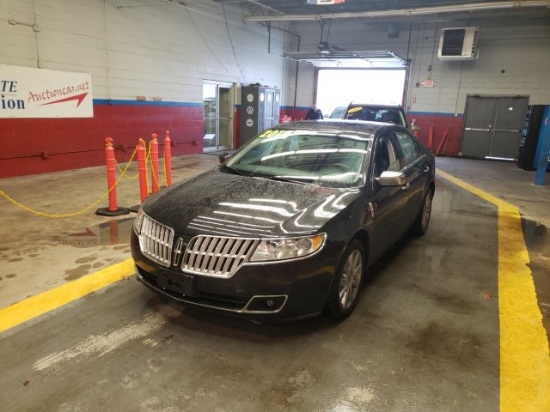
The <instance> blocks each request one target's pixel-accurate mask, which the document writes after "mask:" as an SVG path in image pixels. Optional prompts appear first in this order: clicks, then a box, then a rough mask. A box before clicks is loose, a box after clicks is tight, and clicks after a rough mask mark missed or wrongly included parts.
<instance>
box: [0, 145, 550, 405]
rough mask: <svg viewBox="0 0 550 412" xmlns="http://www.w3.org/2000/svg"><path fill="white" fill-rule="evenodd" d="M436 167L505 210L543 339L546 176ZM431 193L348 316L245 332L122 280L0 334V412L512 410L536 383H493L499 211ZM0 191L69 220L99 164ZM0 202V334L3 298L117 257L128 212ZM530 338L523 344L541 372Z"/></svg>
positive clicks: (458, 162)
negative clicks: (429, 210) (518, 237)
mask: <svg viewBox="0 0 550 412" xmlns="http://www.w3.org/2000/svg"><path fill="white" fill-rule="evenodd" d="M215 164H217V157H216V156H212V155H193V156H184V157H180V158H176V159H174V180H181V179H187V178H189V177H191V176H192V175H194V174H196V173H198V172H200V171H202V170H205V169H208V168H210V167H212V166H214V165H215ZM437 165H438V168H439V170H443V171H446V172H448V173H450V174H452V175H453V176H456V177H458V178H460V179H462V180H464V181H466V182H469V183H471V184H473V185H475V186H477V187H478V188H480V189H482V190H484V191H486V192H488V193H490V194H492V195H494V196H496V197H498V198H500V199H503V200H506V201H507V202H509V203H511V204H513V205H515V206H517V208H518V209H519V210H520V212H521V214H522V216H523V217H524V218H525V219H524V221H523V235H524V239H525V245H526V247H527V250H528V253H529V264H530V270H531V273H532V276H533V280H534V286H535V291H536V294H537V295H536V299H537V301H536V302H535V306H536V308H537V310H538V311H540V312H538V315H539V319H535V320H534V323H535V324H536V323H537V322H538V323H539V324H540V322H541V321H540V316H542V322H543V324H544V326H545V328H546V331H550V316H549V315H550V264H549V259H550V245H549V242H548V239H547V235H546V233H547V229H546V228H547V227H549V225H550V213H549V212H548V210H550V209H549V207H550V182H547V184H546V185H545V186H535V185H534V184H533V182H534V178H535V174H534V172H526V171H523V170H521V169H518V168H517V167H516V166H515V165H514V164H511V163H501V162H482V161H474V160H466V159H454V158H438V159H437ZM128 173H129V174H133V173H135V171H132V170H130V171H129V172H128ZM548 177H549V178H550V176H548ZM436 184H437V189H436V196H435V198H434V205H433V209H434V210H433V215H432V221H431V224H430V228H429V230H428V233H427V234H426V236H424V237H423V238H420V239H418V238H404V239H403V240H402V241H401V242H400V243H399V244H398V245H396V247H394V248H393V249H392V250H391V251H390V252H389V253H388V254H387V255H386V256H385V257H384V258H383V259H382V261H381V262H380V263H379V264H378V265H376V267H375V268H374V269H373V270H372V272H371V277H370V278H369V281H368V282H367V283H366V285H365V287H364V288H363V290H362V292H361V300H360V302H359V305H358V307H357V309H356V311H355V312H354V314H353V315H352V316H351V317H350V318H349V319H347V320H346V321H345V322H342V323H336V322H334V321H332V320H330V319H328V318H326V317H319V318H316V319H312V320H308V321H304V322H299V323H293V324H279V325H256V324H252V323H250V322H246V321H242V320H237V319H233V318H226V317H220V316H215V315H212V314H210V313H205V312H201V311H197V310H193V309H189V308H185V307H181V306H178V305H173V304H167V303H166V302H163V301H162V300H160V299H159V298H157V297H156V296H155V295H154V294H152V293H151V292H150V291H148V290H147V289H145V288H144V287H143V286H142V285H140V284H138V283H137V282H136V281H135V278H134V276H130V277H129V278H128V279H127V280H122V281H119V282H116V283H113V284H112V285H110V286H108V287H106V288H103V289H100V290H99V291H98V292H95V293H92V294H88V295H86V296H85V297H83V298H80V299H77V300H74V301H71V302H70V303H68V304H66V305H63V306H60V307H59V308H57V309H55V310H52V311H48V312H46V313H45V314H44V315H42V316H39V317H36V318H34V319H32V320H29V321H27V322H23V323H21V324H18V325H16V326H14V327H11V328H9V329H7V330H5V331H4V332H3V333H1V334H0V371H1V372H0V388H2V389H1V390H0V405H1V406H0V410H2V411H3V410H6V411H105V410H116V411H219V412H222V411H258V410H265V411H337V412H350V411H407V412H409V411H422V412H430V411H438V412H441V411H457V412H458V411H460V412H462V411H484V412H485V411H503V412H508V411H513V410H514V409H513V408H511V407H510V406H509V405H511V404H512V405H513V401H512V403H509V402H508V401H507V399H511V397H517V398H519V399H520V400H521V398H522V396H524V395H523V392H526V393H528V394H532V393H533V391H531V392H530V391H529V390H522V391H521V392H522V393H511V392H510V391H511V390H510V385H508V384H507V383H506V382H507V380H508V378H509V377H508V376H507V375H506V373H507V372H506V371H507V370H508V369H506V368H505V367H504V365H503V362H505V361H506V358H505V357H503V356H502V354H503V353H504V352H505V350H504V349H503V340H502V339H503V337H502V336H501V334H502V332H501V330H499V324H500V323H501V322H502V316H503V314H502V313H500V312H502V308H500V309H499V303H500V302H499V273H501V272H499V271H502V269H499V247H498V239H499V238H498V233H497V232H498V229H499V226H498V219H497V215H498V208H497V206H496V205H495V204H493V203H491V202H488V201H486V200H484V199H482V198H480V197H478V196H476V195H474V194H472V193H471V192H469V191H467V190H464V189H462V188H460V187H458V186H457V185H456V184H454V183H452V182H450V181H449V180H447V179H446V178H442V177H441V176H438V177H437V182H436ZM0 190H1V191H3V192H4V193H5V194H7V195H9V196H11V197H12V198H13V199H15V200H17V201H18V202H20V203H21V204H22V205H24V206H26V207H28V208H32V209H36V211H40V212H41V213H43V214H66V213H69V212H74V211H79V210H82V209H83V208H86V207H87V206H89V205H91V204H93V203H94V202H96V201H97V200H98V199H99V198H100V197H101V196H102V194H103V193H104V192H105V191H106V181H105V170H104V168H89V169H82V170H76V171H70V172H62V173H52V174H47V175H39V176H27V177H18V178H12V179H2V180H0ZM117 195H118V204H119V206H121V207H122V206H124V207H129V206H133V205H136V204H138V203H139V189H138V183H137V181H136V180H132V179H127V180H124V181H122V182H121V184H120V185H119V188H118V191H117ZM0 202H1V204H2V212H3V213H2V214H1V215H0V308H5V309H0V326H1V325H2V322H7V320H6V318H5V317H4V318H3V317H2V316H5V314H9V313H10V312H9V310H10V308H13V307H14V306H17V305H16V304H17V302H19V303H24V302H26V301H28V300H29V299H27V298H29V297H31V296H41V294H42V293H43V292H46V291H49V290H52V289H54V290H55V288H56V287H59V286H61V285H66V284H68V285H70V284H71V283H70V282H72V281H76V280H79V279H86V277H87V275H90V274H92V273H95V272H98V271H101V270H107V269H108V268H109V267H112V265H114V264H117V263H118V262H122V261H125V260H127V259H128V258H129V244H128V241H129V234H130V231H131V223H132V216H133V215H124V216H120V217H117V218H108V217H102V216H97V215H96V214H95V213H94V212H95V210H96V209H97V208H98V207H105V206H106V205H107V201H106V199H103V200H102V201H100V202H98V203H97V204H95V205H94V206H93V207H90V208H88V209H87V212H86V213H84V214H81V215H78V216H75V217H67V218H53V217H48V216H44V215H37V214H34V213H31V212H30V211H28V210H26V209H23V208H22V207H20V206H16V205H14V204H12V203H9V202H7V201H6V200H5V199H0ZM499 313H500V314H499ZM541 314H542V315H541ZM539 326H540V325H539ZM4 329H6V328H4ZM0 330H1V329H0ZM544 338H545V342H544V343H545V345H542V347H540V346H539V347H536V348H535V350H536V351H538V352H540V355H541V359H543V361H542V363H543V364H544V363H545V362H546V361H547V360H548V337H547V335H546V336H544ZM504 344H507V343H506V342H505V343H504ZM515 348H517V346H516V347H515ZM529 350H530V351H531V352H532V351H533V348H530V349H529ZM538 363H541V362H538ZM525 365H526V367H527V364H525ZM503 371H504V372H503ZM543 372H548V369H547V368H543ZM519 375H521V372H519ZM527 375H528V376H527V379H531V378H532V377H533V375H535V378H536V381H535V382H536V384H535V385H534V386H535V387H537V385H539V386H540V388H539V389H536V388H535V392H534V393H535V395H536V396H535V398H534V399H535V400H534V401H533V400H532V399H531V400H529V399H527V400H526V401H525V402H527V403H524V404H523V405H530V409H524V410H533V411H538V410H540V411H547V410H549V408H550V389H549V388H550V385H548V384H549V382H550V374H548V375H542V376H540V375H536V374H535V372H534V371H533V370H529V371H528V373H527ZM512 378H514V379H515V378H516V376H513V377H512ZM526 382H530V383H529V385H525V387H533V384H532V383H533V382H531V381H529V380H527V381H526ZM512 386H513V385H512ZM530 398H533V396H530ZM529 402H531V404H529ZM533 402H534V404H532V403H533ZM515 410H520V409H517V408H516V409H515Z"/></svg>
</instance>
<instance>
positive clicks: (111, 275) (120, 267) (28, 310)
mask: <svg viewBox="0 0 550 412" xmlns="http://www.w3.org/2000/svg"><path fill="white" fill-rule="evenodd" d="M133 273H134V263H133V261H132V259H127V260H125V261H123V262H121V263H117V264H116V265H112V266H109V267H108V268H105V269H103V270H100V271H99V272H95V273H92V274H90V275H87V276H84V277H82V278H80V279H78V280H75V281H73V282H70V283H66V284H64V285H62V286H59V287H57V288H55V289H51V290H49V291H47V292H44V293H41V294H40V295H36V296H32V297H30V298H28V299H25V300H22V301H21V302H17V303H15V304H13V305H11V306H7V307H5V308H3V309H0V333H2V332H4V331H5V330H8V329H10V328H13V327H15V326H17V325H20V324H21V323H23V322H26V321H28V320H31V319H33V318H36V317H37V316H40V315H43V314H44V313H46V312H49V311H51V310H54V309H57V308H58V307H60V306H63V305H66V304H67V303H69V302H72V301H73V300H76V299H79V298H81V297H83V296H86V295H88V294H90V293H93V292H95V291H97V290H99V289H102V288H104V287H106V286H109V285H110V284H112V283H115V282H118V281H119V280H121V279H124V278H127V277H128V276H130V275H132V274H133Z"/></svg>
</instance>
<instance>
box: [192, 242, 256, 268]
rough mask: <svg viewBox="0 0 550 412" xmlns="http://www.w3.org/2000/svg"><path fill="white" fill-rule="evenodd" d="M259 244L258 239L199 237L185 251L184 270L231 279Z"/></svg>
mask: <svg viewBox="0 0 550 412" xmlns="http://www.w3.org/2000/svg"><path fill="white" fill-rule="evenodd" d="M257 242H258V240H256V239H242V238H235V237H219V236H197V237H195V238H193V239H192V240H191V242H190V243H189V245H188V247H187V250H186V251H185V256H184V257H183V262H182V269H183V270H185V271H187V272H192V273H196V274H200V275H206V276H213V277H219V278H229V277H231V276H233V274H234V273H235V272H236V271H237V269H239V267H241V265H242V264H243V262H245V261H246V259H247V258H248V255H249V254H250V253H252V252H253V251H254V248H255V246H256V244H257Z"/></svg>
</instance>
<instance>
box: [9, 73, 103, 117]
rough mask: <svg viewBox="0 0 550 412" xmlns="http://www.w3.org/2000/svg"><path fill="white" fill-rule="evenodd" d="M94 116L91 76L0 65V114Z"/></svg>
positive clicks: (10, 115) (13, 115)
mask: <svg viewBox="0 0 550 412" xmlns="http://www.w3.org/2000/svg"><path fill="white" fill-rule="evenodd" d="M56 117H94V106H93V98H92V76H91V74H89V73H73V72H63V71H59V70H47V69H35V68H32V67H21V66H9V65H0V118H3V119H5V118H56Z"/></svg>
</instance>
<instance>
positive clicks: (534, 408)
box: [437, 170, 550, 412]
mask: <svg viewBox="0 0 550 412" xmlns="http://www.w3.org/2000/svg"><path fill="white" fill-rule="evenodd" d="M437 174H438V176H441V177H443V178H445V179H447V180H449V181H451V182H452V183H454V184H456V185H458V186H460V187H462V188H463V189H466V190H467V191H469V192H471V193H474V194H475V195H477V196H479V197H481V198H482V199H484V200H486V201H488V202H490V203H492V204H494V205H496V206H498V307H499V323H500V412H539V411H540V412H548V411H550V356H549V355H550V354H549V350H548V338H547V335H546V331H545V330H544V327H543V325H542V314H541V312H540V309H539V307H538V305H537V295H536V292H535V284H534V282H533V277H532V275H531V271H530V269H529V266H528V265H529V263H530V262H529V254H528V252H527V247H526V246H525V242H524V240H523V232H522V229H521V216H520V214H519V211H518V209H517V207H515V206H513V205H511V204H510V203H508V202H505V201H503V200H501V199H498V198H496V197H494V196H492V195H490V194H488V193H485V192H484V191H482V190H480V189H478V188H476V187H474V186H472V185H470V184H468V183H466V182H463V181H462V180H460V179H457V178H456V177H454V176H451V175H449V174H448V173H445V172H443V171H440V170H438V171H437Z"/></svg>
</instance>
